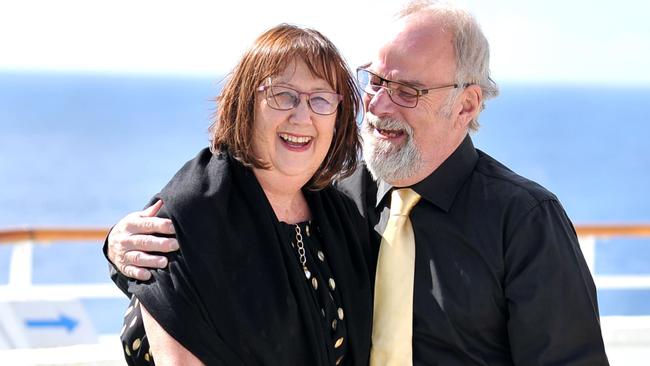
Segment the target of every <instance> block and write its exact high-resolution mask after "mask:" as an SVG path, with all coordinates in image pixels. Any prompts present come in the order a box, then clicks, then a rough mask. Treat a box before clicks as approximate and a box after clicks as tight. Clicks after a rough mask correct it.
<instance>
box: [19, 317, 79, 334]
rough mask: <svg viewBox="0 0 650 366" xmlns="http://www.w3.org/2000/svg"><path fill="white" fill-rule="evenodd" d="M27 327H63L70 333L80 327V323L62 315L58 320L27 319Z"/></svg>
mask: <svg viewBox="0 0 650 366" xmlns="http://www.w3.org/2000/svg"><path fill="white" fill-rule="evenodd" d="M25 325H26V326H27V327H28V328H55V327H63V328H65V329H66V330H67V331H68V333H70V332H72V331H73V330H74V328H76V327H77V325H79V321H77V320H75V319H72V318H69V317H67V316H65V315H63V314H60V315H59V318H58V319H25Z"/></svg>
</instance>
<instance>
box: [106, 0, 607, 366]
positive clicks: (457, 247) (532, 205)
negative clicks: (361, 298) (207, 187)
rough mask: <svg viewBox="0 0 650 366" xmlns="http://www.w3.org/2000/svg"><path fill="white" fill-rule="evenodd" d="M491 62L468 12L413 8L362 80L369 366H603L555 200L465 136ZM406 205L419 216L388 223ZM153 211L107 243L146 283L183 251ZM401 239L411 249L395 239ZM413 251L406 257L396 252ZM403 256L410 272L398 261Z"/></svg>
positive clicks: (575, 256) (592, 312) (584, 273)
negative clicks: (371, 298)
mask: <svg viewBox="0 0 650 366" xmlns="http://www.w3.org/2000/svg"><path fill="white" fill-rule="evenodd" d="M488 64H489V49H488V45H487V41H486V40H485V37H484V36H483V33H482V31H481V29H480V27H479V26H478V24H477V23H476V21H475V19H474V18H473V17H472V16H471V15H469V14H468V13H466V12H465V11H462V10H459V9H456V8H453V7H451V6H448V5H441V4H438V3H428V2H411V3H409V5H408V6H407V7H406V8H404V10H403V11H402V12H401V13H400V14H399V17H398V21H397V22H396V24H395V27H394V29H393V31H392V32H391V36H390V37H389V38H388V40H387V41H386V42H385V43H384V44H383V46H382V47H381V48H380V49H379V51H378V53H377V54H376V55H375V57H374V59H373V60H372V62H371V63H369V64H367V65H365V66H363V67H361V68H360V69H359V70H358V76H359V79H360V82H361V85H362V87H363V89H364V92H365V95H364V105H365V110H366V115H365V117H364V122H363V125H362V127H361V128H362V134H363V138H364V147H363V154H364V158H365V161H366V166H367V170H366V169H363V168H360V169H359V170H358V171H357V173H356V174H355V175H354V176H352V177H351V178H349V179H347V180H346V181H344V182H342V183H341V184H340V189H341V190H343V191H344V192H346V193H347V194H348V195H349V196H350V197H351V198H353V199H354V200H355V201H356V202H357V205H358V206H359V210H360V211H361V212H362V214H363V215H364V216H365V217H366V218H367V220H368V224H369V225H370V227H371V228H372V232H373V234H374V238H373V239H374V243H372V244H373V248H374V253H375V255H376V256H377V257H378V258H372V260H377V261H378V265H377V277H376V284H375V314H374V329H373V350H372V356H371V364H372V365H388V364H391V365H392V364H395V365H406V364H411V363H412V364H414V365H607V364H608V361H607V357H606V355H605V351H604V346H603V341H602V336H601V331H600V324H599V318H598V307H597V301H596V291H595V286H594V283H593V280H592V278H591V276H590V274H589V270H588V268H587V266H586V263H585V261H584V259H583V257H582V253H581V252H580V248H579V246H578V241H577V238H576V235H575V232H574V229H573V226H572V224H571V222H570V221H569V219H568V217H567V216H566V214H565V212H564V210H563V209H562V207H561V205H560V203H559V202H558V200H557V198H556V197H555V196H554V195H553V194H551V193H550V192H548V191H546V190H545V189H544V188H543V187H541V186H539V185H537V184H536V183H534V182H531V181H529V180H527V179H525V178H522V177H520V176H518V175H516V174H515V173H513V172H512V171H510V170H508V169H507V168H506V167H505V166H503V165H501V164H500V163H499V162H497V161H496V160H494V159H492V158H491V157H490V156H488V155H487V154H485V153H483V152H481V151H479V150H476V149H475V148H474V146H473V144H472V141H471V138H470V137H469V134H468V133H469V131H471V130H476V129H477V128H478V116H479V114H480V111H481V110H482V107H483V101H484V100H486V99H488V98H490V97H493V96H495V95H496V94H497V88H496V85H495V84H494V83H493V82H492V80H491V79H490V77H489V65H488ZM370 176H372V178H374V179H372V178H371V177H370ZM402 187H408V188H409V189H397V188H402ZM398 192H401V193H404V192H408V195H410V196H408V197H415V198H412V199H411V198H404V197H406V196H401V193H398ZM413 192H415V193H413ZM396 193H398V194H397V195H396ZM402 199H404V201H407V200H412V204H411V206H414V207H412V209H406V211H402V213H396V212H394V211H393V212H391V208H392V207H391V206H393V207H396V206H398V205H399V206H404V205H406V204H403V203H402V202H401V200H402ZM396 200H397V201H396ZM395 202H397V203H395ZM159 205H160V204H157V205H155V206H153V207H152V208H151V209H149V210H147V211H143V212H140V213H134V214H131V215H129V216H127V217H126V218H124V219H123V220H122V221H121V222H120V223H118V225H116V227H115V228H114V229H113V232H112V233H111V235H110V237H109V240H108V242H109V245H108V256H109V258H110V259H111V260H112V261H113V263H116V265H117V267H118V268H120V269H121V271H122V272H124V273H126V274H127V275H130V276H132V277H136V278H140V279H146V278H148V272H147V270H146V269H143V268H139V267H142V266H145V267H147V266H151V267H161V266H163V267H164V266H165V265H166V261H165V259H164V258H160V257H154V256H150V255H149V254H146V253H144V252H143V251H163V252H164V251H168V250H174V249H176V248H177V247H178V243H177V242H176V241H174V240H173V239H166V238H156V237H152V236H148V235H142V234H146V233H153V232H160V233H165V234H173V227H172V226H171V224H170V223H169V221H166V220H162V219H157V218H152V217H150V216H153V215H154V214H155V212H156V210H157V209H158V208H159ZM399 216H402V221H401V223H400V224H395V222H397V221H394V220H397V219H395V218H394V217H399ZM404 217H405V218H406V219H404ZM389 231H390V232H391V233H390V234H388V232H389ZM394 232H399V233H406V234H404V235H401V234H399V235H397V236H396V237H400V238H406V239H394V240H395V241H394V242H393V239H392V237H393V235H394ZM409 233H410V234H409ZM382 235H383V236H384V239H383V240H384V242H382ZM400 235H401V236H400ZM409 238H410V239H409ZM409 240H410V241H413V240H414V241H415V243H414V248H412V249H407V250H406V252H407V254H406V255H404V256H403V255H402V254H399V253H398V254H395V253H396V252H392V250H394V248H397V247H398V245H402V244H398V245H397V244H394V243H401V242H402V241H403V242H409ZM380 243H381V244H380ZM387 243H388V244H387ZM406 247H407V248H408V246H406ZM408 250H412V251H414V252H413V253H414V255H415V259H414V263H410V264H408V260H406V261H402V262H400V263H397V264H396V263H395V258H402V257H409V254H408ZM410 257H411V259H410V260H411V262H413V258H412V257H413V255H412V254H411V255H410ZM399 260H402V259H399ZM404 263H407V264H404ZM409 266H410V267H409ZM413 266H414V268H413ZM386 268H390V270H387V269H386ZM397 272H399V276H398V275H397ZM409 272H410V273H409ZM391 274H393V275H395V277H400V281H401V282H399V283H398V286H395V283H391V281H392V282H395V281H394V279H391ZM402 274H404V277H402ZM404 278H406V280H403V279H404ZM399 285H401V286H399ZM391 286H392V287H391ZM400 287H401V288H400ZM404 289H406V290H404ZM395 309H404V311H402V310H395ZM391 314H392V316H391ZM404 320H406V321H404ZM405 331H406V332H407V333H404V332H405ZM391 334H400V336H399V337H395V336H393V337H391ZM402 334H408V335H405V336H401V335H402Z"/></svg>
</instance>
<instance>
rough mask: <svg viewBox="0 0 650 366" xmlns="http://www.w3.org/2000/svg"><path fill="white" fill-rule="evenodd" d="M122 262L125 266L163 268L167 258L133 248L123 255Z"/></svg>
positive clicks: (165, 265)
mask: <svg viewBox="0 0 650 366" xmlns="http://www.w3.org/2000/svg"><path fill="white" fill-rule="evenodd" d="M124 263H126V267H133V268H139V267H146V268H165V267H167V258H166V257H163V256H161V255H151V254H147V253H145V252H139V251H135V250H133V251H130V252H127V253H126V254H125V255H124Z"/></svg>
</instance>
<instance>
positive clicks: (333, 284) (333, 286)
mask: <svg viewBox="0 0 650 366" xmlns="http://www.w3.org/2000/svg"><path fill="white" fill-rule="evenodd" d="M329 283H330V288H331V289H332V291H334V289H335V288H336V282H334V279H333V278H330V280H329Z"/></svg>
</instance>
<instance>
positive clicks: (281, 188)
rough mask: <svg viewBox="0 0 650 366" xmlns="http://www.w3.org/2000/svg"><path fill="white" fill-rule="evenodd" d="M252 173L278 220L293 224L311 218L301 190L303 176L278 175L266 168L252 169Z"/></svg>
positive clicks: (303, 183) (304, 182)
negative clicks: (301, 177)
mask: <svg viewBox="0 0 650 366" xmlns="http://www.w3.org/2000/svg"><path fill="white" fill-rule="evenodd" d="M253 173H254V174H255V177H256V178H257V181H258V182H259V183H260V186H262V190H263V191H264V195H266V198H267V199H268V200H269V203H270V204H271V207H272V208H273V212H275V216H276V217H277V218H278V220H280V221H284V222H286V223H289V224H295V223H298V222H302V221H306V220H309V219H310V218H311V212H310V211H309V206H308V205H307V200H306V199H305V196H304V195H303V193H302V190H301V189H302V186H304V185H305V184H306V183H307V182H306V181H304V178H303V179H300V178H294V177H286V176H285V177H278V176H277V175H276V174H274V172H273V171H269V170H267V169H253Z"/></svg>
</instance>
